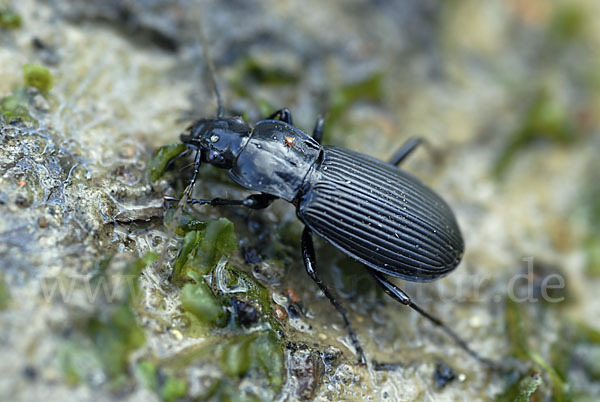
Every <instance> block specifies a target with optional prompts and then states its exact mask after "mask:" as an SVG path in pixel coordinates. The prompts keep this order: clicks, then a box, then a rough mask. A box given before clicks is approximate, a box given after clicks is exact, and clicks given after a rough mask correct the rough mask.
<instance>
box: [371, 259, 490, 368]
mask: <svg viewBox="0 0 600 402" xmlns="http://www.w3.org/2000/svg"><path fill="white" fill-rule="evenodd" d="M367 271H369V273H370V274H371V275H372V276H373V278H375V281H376V282H377V284H378V285H379V286H381V287H382V288H383V290H384V291H385V293H387V294H388V295H389V296H391V297H392V298H393V299H395V300H397V301H398V302H400V303H402V304H404V305H405V306H408V307H410V308H412V309H413V310H415V311H416V312H417V313H419V314H421V315H422V316H423V317H425V318H427V319H428V320H429V321H431V322H432V323H433V324H434V325H435V326H437V327H439V328H440V329H442V331H444V332H445V333H446V334H447V335H448V336H450V338H452V339H454V341H455V342H456V343H457V344H458V346H460V347H461V348H462V349H463V350H464V351H465V352H467V353H468V354H469V355H471V356H472V357H474V358H475V359H477V360H479V361H480V362H482V363H484V364H486V365H488V366H490V367H492V368H494V369H496V368H498V364H497V363H496V362H493V361H492V360H490V359H487V358H485V357H482V356H480V355H479V354H478V353H477V352H475V351H474V350H473V349H471V348H470V347H469V345H467V342H466V341H465V340H464V339H462V338H461V337H460V336H458V334H457V333H456V332H454V331H453V330H451V329H450V328H449V327H448V326H446V324H444V323H443V322H442V321H441V320H440V319H439V318H436V317H434V316H432V315H431V314H429V313H428V312H426V311H425V310H423V309H422V308H421V307H419V306H417V305H416V304H415V303H413V301H412V300H411V299H410V296H408V295H407V294H406V293H405V292H404V291H403V290H402V289H400V288H398V287H397V286H396V285H394V284H393V283H391V282H390V280H389V279H388V278H386V277H385V276H383V275H382V274H380V273H379V272H376V271H374V270H372V269H368V268H367Z"/></svg>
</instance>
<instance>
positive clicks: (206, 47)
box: [198, 23, 223, 118]
mask: <svg viewBox="0 0 600 402" xmlns="http://www.w3.org/2000/svg"><path fill="white" fill-rule="evenodd" d="M199 25H200V26H199V28H198V31H199V32H200V41H201V42H202V53H204V59H205V60H206V66H207V67H208V73H209V74H210V80H211V82H212V87H213V92H214V93H215V96H216V98H217V117H218V118H221V117H223V100H222V99H221V91H219V85H218V84H217V75H216V73H215V66H214V64H213V60H212V57H210V47H209V45H208V41H207V40H206V36H205V35H204V30H203V29H202V28H203V26H202V23H200V24H199Z"/></svg>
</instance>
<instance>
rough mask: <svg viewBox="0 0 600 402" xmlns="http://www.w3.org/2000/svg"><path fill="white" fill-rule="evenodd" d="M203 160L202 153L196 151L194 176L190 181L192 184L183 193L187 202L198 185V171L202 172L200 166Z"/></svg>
mask: <svg viewBox="0 0 600 402" xmlns="http://www.w3.org/2000/svg"><path fill="white" fill-rule="evenodd" d="M201 160H202V152H200V151H196V157H195V158H194V174H193V175H192V179H191V180H190V184H188V186H187V187H186V188H185V191H184V193H183V199H184V200H186V199H187V198H188V197H189V195H190V194H191V193H192V190H193V189H194V184H196V179H197V178H198V170H200V164H201V163H202V162H201Z"/></svg>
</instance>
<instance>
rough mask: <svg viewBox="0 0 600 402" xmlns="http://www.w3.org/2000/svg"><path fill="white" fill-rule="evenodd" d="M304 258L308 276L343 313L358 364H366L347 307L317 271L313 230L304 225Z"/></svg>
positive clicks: (302, 245) (302, 244)
mask: <svg viewBox="0 0 600 402" xmlns="http://www.w3.org/2000/svg"><path fill="white" fill-rule="evenodd" d="M301 247H302V259H303V260H304V267H305V268H306V272H307V273H308V276H310V277H311V279H312V280H313V281H314V282H315V283H316V284H317V286H318V287H319V289H321V292H323V293H324V294H325V297H327V298H328V299H329V301H330V302H331V304H333V306H334V307H335V308H336V309H337V311H338V312H339V313H340V314H341V315H342V318H343V319H344V323H345V324H346V327H347V328H348V334H349V335H350V339H351V340H352V345H354V349H356V353H357V354H358V364H366V360H365V355H364V353H363V350H362V347H361V346H360V343H359V342H358V338H357V337H356V333H354V329H353V328H352V325H351V324H350V320H349V319H348V315H347V313H346V309H345V308H344V307H343V306H342V305H341V304H340V303H338V302H337V300H335V298H334V297H333V294H331V292H330V291H329V289H327V287H326V286H325V284H324V283H323V282H322V281H321V279H319V277H318V276H317V272H316V271H315V265H316V264H315V260H316V258H315V247H314V245H313V241H312V237H311V231H310V229H309V228H308V226H305V227H304V230H303V231H302V243H301Z"/></svg>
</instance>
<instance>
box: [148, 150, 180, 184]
mask: <svg viewBox="0 0 600 402" xmlns="http://www.w3.org/2000/svg"><path fill="white" fill-rule="evenodd" d="M186 150H187V146H186V145H185V144H183V143H181V142H177V143H174V144H169V145H165V146H163V147H160V148H158V150H156V152H155V153H154V155H153V156H152V158H151V159H150V162H148V172H149V174H150V180H151V181H156V180H158V179H160V178H161V177H162V175H163V174H164V173H165V169H166V168H167V166H168V165H169V162H171V161H172V160H173V159H175V158H176V157H178V156H179V155H181V154H182V153H183V152H185V151H186Z"/></svg>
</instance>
